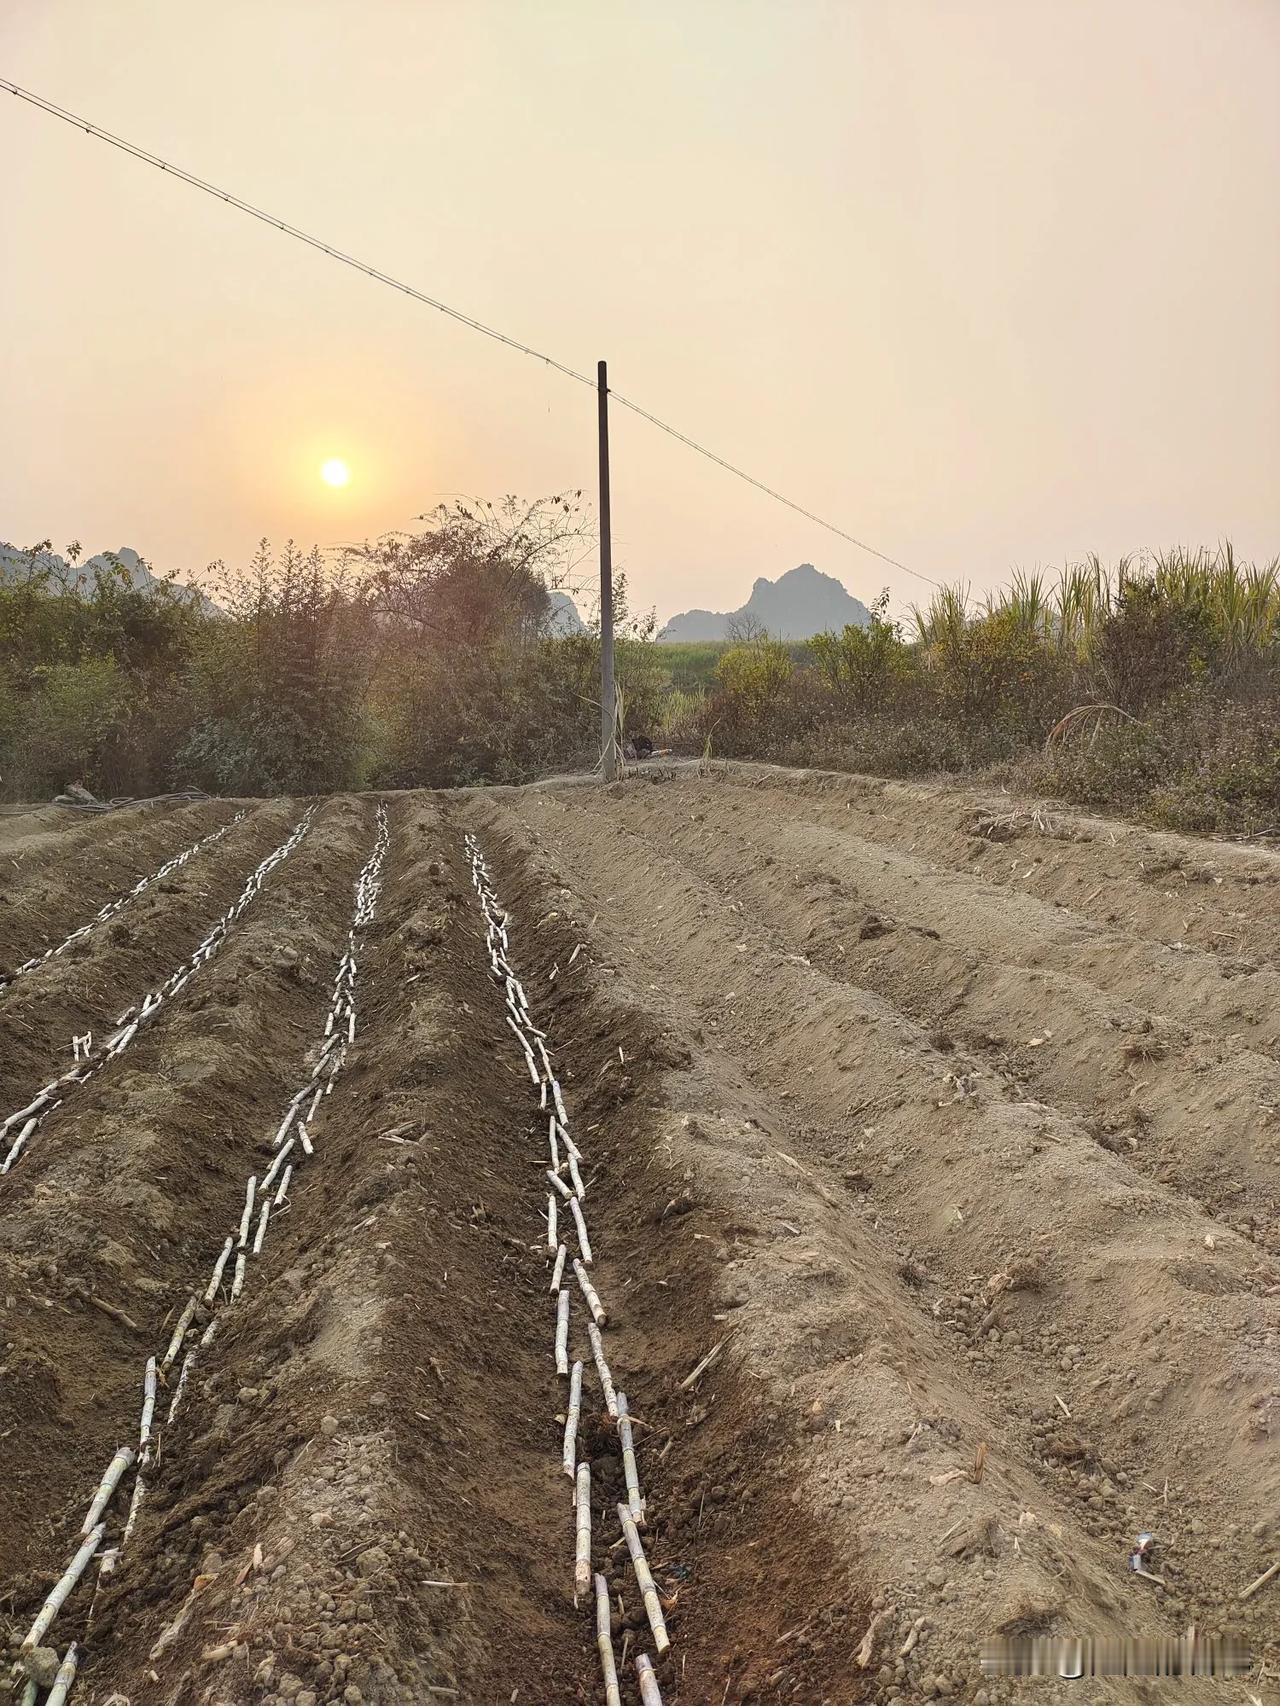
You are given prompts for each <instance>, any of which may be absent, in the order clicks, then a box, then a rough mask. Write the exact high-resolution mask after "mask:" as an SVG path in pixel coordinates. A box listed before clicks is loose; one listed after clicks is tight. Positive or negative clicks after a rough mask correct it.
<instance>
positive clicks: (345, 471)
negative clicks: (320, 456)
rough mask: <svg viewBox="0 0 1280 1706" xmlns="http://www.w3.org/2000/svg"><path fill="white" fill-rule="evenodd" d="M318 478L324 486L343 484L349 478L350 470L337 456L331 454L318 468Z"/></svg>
mask: <svg viewBox="0 0 1280 1706" xmlns="http://www.w3.org/2000/svg"><path fill="white" fill-rule="evenodd" d="M320 478H321V479H322V480H323V481H324V483H325V485H326V486H345V485H346V484H347V483H348V481H349V480H350V479H351V470H350V468H348V467H347V465H346V463H345V462H344V461H343V460H342V459H341V457H338V456H331V457H330V458H329V460H328V461H327V462H326V463H325V464H324V466H323V467H322V468H321V470H320Z"/></svg>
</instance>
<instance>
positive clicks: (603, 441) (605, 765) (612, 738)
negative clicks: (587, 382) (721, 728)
mask: <svg viewBox="0 0 1280 1706" xmlns="http://www.w3.org/2000/svg"><path fill="white" fill-rule="evenodd" d="M596 391H597V397H598V401H599V417H600V768H601V772H602V774H603V776H604V779H605V781H606V782H612V781H614V780H615V778H616V777H617V774H618V737H617V731H618V714H617V692H616V689H615V688H614V684H613V540H612V537H611V533H610V514H609V374H608V369H607V367H606V364H605V363H604V362H603V361H602V362H599V363H598V364H597V366H596Z"/></svg>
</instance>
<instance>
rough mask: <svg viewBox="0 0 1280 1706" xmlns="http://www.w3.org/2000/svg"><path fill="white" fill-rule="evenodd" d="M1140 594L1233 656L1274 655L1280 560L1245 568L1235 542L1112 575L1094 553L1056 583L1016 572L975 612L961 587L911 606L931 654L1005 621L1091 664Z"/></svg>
mask: <svg viewBox="0 0 1280 1706" xmlns="http://www.w3.org/2000/svg"><path fill="white" fill-rule="evenodd" d="M1142 586H1148V587H1150V588H1151V589H1152V590H1153V591H1154V592H1155V593H1156V594H1158V595H1159V596H1160V598H1162V599H1163V600H1164V601H1166V602H1167V603H1168V604H1169V605H1170V606H1172V607H1175V608H1177V609H1179V610H1182V611H1186V612H1193V613H1196V614H1197V615H1199V616H1200V617H1201V618H1202V619H1203V620H1204V622H1205V623H1206V624H1207V625H1208V627H1209V628H1210V629H1211V631H1212V632H1213V633H1214V634H1215V636H1216V637H1217V639H1218V641H1219V643H1220V645H1221V646H1222V647H1223V648H1224V650H1225V651H1226V653H1227V654H1228V655H1229V656H1230V657H1233V658H1236V659H1239V660H1243V659H1245V658H1247V657H1249V656H1251V655H1266V654H1269V653H1273V652H1274V650H1275V648H1276V646H1277V643H1278V641H1280V558H1276V559H1275V560H1273V561H1272V562H1270V563H1267V564H1265V565H1263V566H1262V567H1260V568H1259V567H1255V566H1254V565H1253V564H1244V563H1241V562H1240V561H1239V560H1238V559H1237V557H1236V555H1235V552H1234V550H1233V549H1232V546H1231V544H1230V543H1229V542H1225V543H1224V544H1222V545H1220V546H1219V547H1218V548H1217V550H1215V551H1210V550H1208V549H1205V548H1203V547H1202V548H1200V549H1199V550H1195V551H1188V550H1183V549H1178V550H1173V551H1167V552H1161V553H1158V554H1157V555H1156V556H1155V557H1154V558H1152V560H1151V561H1150V563H1148V564H1145V565H1143V564H1137V563H1135V561H1134V559H1133V558H1132V557H1121V558H1120V560H1119V562H1118V563H1116V564H1115V566H1114V567H1112V568H1107V567H1106V566H1105V565H1104V564H1103V563H1102V562H1101V561H1100V559H1099V558H1098V557H1097V555H1096V554H1090V555H1089V556H1088V557H1086V558H1085V559H1084V561H1083V562H1080V563H1074V564H1071V565H1070V566H1068V567H1067V568H1065V569H1063V570H1062V572H1061V574H1060V575H1059V577H1058V580H1057V583H1056V585H1052V584H1050V582H1049V580H1048V579H1047V577H1046V576H1045V575H1044V574H1043V573H1041V572H1039V571H1037V572H1035V573H1026V572H1024V571H1022V570H1018V571H1017V572H1016V573H1015V574H1014V575H1013V578H1012V580H1011V582H1010V584H1009V586H1007V587H1006V588H1004V589H1003V591H1001V592H997V593H990V594H988V596H987V598H986V600H985V601H984V604H983V606H982V608H981V609H980V610H976V609H974V608H973V604H972V594H971V591H970V588H969V586H968V585H967V584H962V583H956V584H955V585H953V586H943V587H939V589H938V590H937V592H935V593H934V595H933V598H932V599H931V600H930V602H929V604H928V605H927V606H925V607H924V608H923V609H922V608H921V607H920V606H918V605H913V606H911V611H910V614H911V619H912V622H913V625H914V628H915V637H916V639H917V640H918V641H919V643H920V644H921V645H922V646H923V647H924V648H925V649H926V650H929V649H931V648H939V649H946V648H947V647H953V648H954V647H955V646H956V645H957V644H958V643H959V641H960V640H961V638H962V637H963V635H964V634H965V633H966V632H967V631H968V629H969V628H970V627H971V625H972V624H973V623H974V622H975V621H976V620H980V619H981V618H983V617H988V618H989V617H1002V618H1004V619H1005V620H1006V621H1007V622H1008V624H1009V625H1010V627H1011V628H1012V629H1014V630H1016V631H1017V632H1020V633H1023V634H1026V635H1034V636H1036V637H1038V638H1039V639H1041V640H1042V641H1043V642H1044V643H1045V644H1046V645H1047V646H1049V647H1051V648H1053V649H1054V650H1057V651H1061V652H1063V653H1065V654H1067V655H1068V656H1069V657H1071V658H1072V659H1073V660H1075V661H1077V662H1080V663H1090V662H1092V661H1093V660H1094V659H1095V658H1096V656H1097V652H1098V646H1099V642H1100V640H1101V638H1102V636H1103V634H1104V633H1105V632H1106V629H1107V625H1108V623H1110V622H1111V621H1113V620H1114V619H1115V618H1116V617H1118V616H1119V615H1120V614H1121V612H1122V611H1123V610H1124V608H1125V606H1126V603H1127V602H1128V601H1129V600H1130V599H1131V598H1132V596H1133V594H1134V591H1135V589H1137V588H1139V587H1142Z"/></svg>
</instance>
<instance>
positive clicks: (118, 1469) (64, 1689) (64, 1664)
mask: <svg viewBox="0 0 1280 1706" xmlns="http://www.w3.org/2000/svg"><path fill="white" fill-rule="evenodd" d="M301 827H302V826H300V829H301ZM297 833H299V832H298V831H295V834H297ZM389 847H390V829H389V826H388V821H387V811H386V807H385V806H384V805H382V804H379V806H378V808H377V815H376V831H375V836H374V845H373V850H372V852H371V853H370V855H369V858H368V859H367V861H366V862H365V864H364V866H363V868H362V870H361V871H360V874H359V876H358V878H357V879H356V885H355V904H354V907H353V912H352V922H351V927H350V929H349V930H348V933H347V945H346V948H345V950H344V952H343V955H342V958H341V960H340V961H339V964H338V970H337V974H336V977H335V979H334V988H333V995H332V999H331V1001H330V1006H329V1011H328V1015H327V1017H326V1019H325V1026H324V1032H323V1035H322V1037H321V1039H320V1041H319V1044H318V1046H317V1048H316V1051H315V1052H316V1056H317V1058H316V1060H315V1063H314V1065H313V1066H312V1068H311V1071H310V1073H309V1075H308V1077H307V1079H306V1081H305V1083H304V1084H303V1085H302V1087H301V1088H300V1089H299V1090H298V1091H297V1092H296V1093H295V1095H294V1096H293V1097H292V1098H291V1100H290V1101H289V1103H288V1105H287V1107H286V1110H285V1114H284V1118H283V1119H282V1120H281V1121H280V1123H279V1125H278V1127H277V1129H276V1131H275V1134H274V1137H273V1138H272V1140H271V1148H272V1150H273V1152H274V1153H273V1155H272V1159H271V1161H270V1163H269V1164H268V1165H267V1167H266V1168H265V1169H264V1170H263V1172H262V1175H261V1177H259V1175H258V1174H257V1173H256V1172H255V1173H253V1174H251V1175H250V1176H249V1178H248V1179H247V1180H246V1182H245V1195H244V1204H243V1207H242V1209H241V1212H240V1216H239V1221H238V1223H237V1226H236V1228H235V1230H234V1231H233V1232H231V1233H230V1234H229V1235H228V1236H227V1237H226V1239H225V1240H224V1242H223V1244H222V1247H221V1249H220V1250H219V1252H218V1254H217V1256H216V1258H215V1260H214V1263H213V1268H212V1271H211V1273H210V1276H209V1280H208V1283H207V1284H206V1285H205V1286H204V1287H203V1288H202V1289H201V1290H199V1291H196V1292H193V1293H192V1294H191V1296H190V1297H189V1298H188V1299H187V1302H186V1305H185V1307H184V1308H183V1310H182V1311H181V1313H180V1315H179V1317H178V1320H177V1322H176V1324H175V1325H174V1327H173V1330H172V1333H171V1335H170V1337H169V1340H168V1344H167V1346H166V1348H165V1350H164V1352H163V1353H162V1354H160V1355H159V1356H151V1357H148V1359H147V1362H146V1366H145V1369H144V1372H143V1382H142V1387H143V1399H142V1414H141V1420H140V1424H139V1430H138V1444H137V1445H136V1446H133V1445H123V1446H121V1447H120V1448H119V1449H118V1450H117V1451H116V1452H115V1454H114V1455H113V1457H112V1459H111V1462H110V1463H109V1464H108V1465H107V1469H106V1472H105V1473H104V1475H103V1477H102V1479H101V1481H100V1483H99V1485H98V1489H97V1491H96V1492H95V1494H94V1496H93V1499H92V1500H91V1501H90V1504H89V1508H88V1511H87V1512H86V1514H85V1518H84V1522H83V1524H82V1525H81V1533H82V1536H83V1539H82V1542H81V1545H80V1546H79V1548H78V1549H77V1551H76V1553H75V1555H74V1556H73V1557H72V1559H71V1561H70V1562H69V1563H68V1565H67V1567H66V1569H65V1570H64V1571H63V1573H62V1575H61V1577H60V1578H59V1580H58V1581H57V1583H56V1584H55V1586H54V1587H53V1589H52V1591H51V1592H50V1593H49V1595H48V1597H47V1598H46V1600H45V1602H44V1604H43V1605H42V1606H41V1608H40V1611H39V1613H38V1614H37V1616H36V1618H35V1621H34V1622H33V1623H32V1625H31V1628H30V1630H29V1631H28V1633H27V1635H26V1638H25V1639H24V1641H23V1643H22V1652H23V1655H24V1658H25V1659H26V1661H27V1669H28V1671H30V1670H32V1669H35V1668H36V1667H35V1665H34V1663H33V1662H32V1656H33V1655H34V1654H36V1653H37V1651H38V1650H39V1649H40V1648H41V1646H42V1643H43V1642H44V1639H45V1636H46V1635H47V1634H48V1632H49V1629H50V1628H51V1626H52V1625H53V1623H54V1620H55V1619H56V1618H57V1616H58V1614H59V1612H60V1611H61V1610H62V1607H63V1605H64V1604H65V1603H66V1601H67V1599H68V1598H69V1597H70V1596H71V1594H72V1592H73V1591H74V1589H75V1588H76V1586H77V1584H78V1583H79V1581H80V1579H81V1578H82V1576H83V1575H84V1574H85V1572H86V1570H87V1569H88V1567H89V1565H90V1564H91V1563H92V1561H93V1560H94V1558H95V1557H96V1558H97V1559H98V1572H99V1586H100V1585H101V1583H102V1581H103V1579H104V1578H106V1577H108V1576H110V1574H111V1573H112V1571H113V1570H114V1569H115V1568H116V1566H117V1563H118V1561H119V1558H120V1554H121V1552H122V1551H123V1550H124V1548H125V1546H126V1545H127V1544H128V1542H129V1539H130V1537H131V1535H132V1533H133V1529H134V1525H135V1523H136V1521H137V1516H138V1509H139V1506H140V1504H141V1503H142V1500H143V1498H144V1496H145V1493H146V1472H147V1470H148V1468H149V1467H150V1465H151V1464H152V1463H153V1461H154V1460H155V1457H156V1452H157V1449H158V1442H159V1432H160V1427H159V1425H158V1424H157V1421H156V1407H157V1401H158V1398H159V1394H160V1391H161V1389H162V1388H166V1389H168V1390H169V1403H168V1406H167V1409H166V1411H165V1417H164V1423H163V1426H164V1427H165V1428H166V1429H167V1428H168V1427H170V1426H172V1424H173V1422H174V1420H175V1418H176V1417H177V1415H178V1411H179V1407H180V1405H181V1403H182V1400H183V1396H184V1394H185V1392H186V1390H187V1383H188V1380H189V1378H190V1375H191V1372H192V1369H193V1367H194V1366H195V1363H196V1360H197V1357H198V1355H199V1353H200V1352H201V1351H202V1350H204V1349H207V1347H208V1346H210V1345H211V1344H212V1343H213V1340H214V1337H215V1335H216V1333H217V1330H218V1324H219V1321H220V1318H221V1312H222V1310H224V1309H225V1308H228V1307H230V1306H231V1305H232V1304H233V1303H234V1302H235V1301H236V1299H237V1298H238V1297H239V1296H240V1294H241V1292H242V1291H243V1289H244V1287H245V1284H246V1280H247V1278H248V1274H249V1271H250V1267H249V1264H250V1263H251V1261H252V1260H253V1258H255V1257H257V1256H260V1255H261V1254H262V1251H263V1247H264V1243H265V1241H266V1237H267V1233H268V1229H269V1226H270V1224H271V1216H272V1215H273V1213H276V1212H277V1211H281V1210H283V1209H285V1208H286V1207H287V1205H288V1202H289V1186H290V1183H291V1180H292V1178H293V1176H294V1173H295V1171H296V1170H297V1168H298V1167H299V1166H301V1165H302V1164H303V1163H304V1161H305V1160H306V1159H307V1158H308V1157H310V1156H311V1155H313V1154H314V1153H315V1150H316V1142H315V1139H316V1133H317V1125H318V1122H319V1120H320V1117H321V1115H320V1110H321V1107H322V1104H323V1101H324V1099H325V1097H327V1096H329V1095H330V1094H332V1091H333V1087H334V1084H335V1082H336V1081H337V1078H338V1075H339V1073H340V1072H341V1071H342V1068H343V1065H344V1063H345V1061H346V1058H347V1052H348V1049H349V1048H350V1046H351V1044H352V1042H354V1040H355V1034H356V999H355V986H356V975H357V970H358V965H359V955H360V950H361V947H362V945H363V933H364V931H365V930H366V929H367V927H368V925H369V924H370V923H371V922H372V921H373V918H374V915H375V912H376V909H377V905H378V899H379V896H380V894H381V891H382V883H383V877H382V872H383V867H384V865H385V863H386V858H387V853H388V850H389ZM228 1270H230V1272H229V1273H228ZM197 1334H198V1337H197ZM179 1357H181V1362H180V1363H179V1361H178V1359H179ZM175 1365H176V1366H177V1370H178V1372H177V1375H176V1378H173V1380H172V1386H171V1388H170V1378H171V1376H172V1375H173V1370H174V1368H175ZM169 1449H170V1450H172V1448H169ZM130 1471H133V1486H132V1493H131V1496H130V1498H129V1502H128V1506H127V1511H126V1512H125V1514H124V1517H123V1523H121V1522H120V1513H119V1504H121V1503H122V1502H123V1501H118V1499H117V1495H118V1494H119V1492H120V1489H121V1486H122V1484H123V1483H125V1481H126V1478H127V1476H128V1475H129V1472H130ZM112 1528H115V1529H116V1530H117V1532H118V1538H116V1539H115V1540H114V1541H113V1542H112V1543H111V1544H110V1545H105V1546H104V1542H105V1540H106V1537H107V1534H108V1531H109V1530H110V1529H112ZM96 1591H97V1590H96V1589H95V1595H96ZM92 1616H93V1607H92V1605H91V1606H90V1610H89V1619H90V1620H91V1619H92ZM78 1658H79V1649H78V1646H77V1643H76V1642H74V1641H73V1642H72V1643H71V1644H70V1645H69V1646H68V1648H67V1650H66V1653H65V1655H64V1656H63V1659H62V1661H61V1665H60V1667H59V1669H58V1672H57V1676H56V1678H55V1680H54V1682H53V1684H52V1687H51V1689H50V1692H49V1693H48V1695H47V1696H46V1697H45V1701H44V1706H62V1702H63V1701H64V1700H65V1699H66V1697H67V1694H68V1692H69V1690H70V1687H71V1684H72V1682H73V1681H74V1680H75V1675H76V1669H77V1664H78ZM21 1662H22V1661H20V1663H21ZM41 1669H43V1667H41ZM39 1696H40V1687H39V1685H38V1683H37V1682H36V1681H35V1680H34V1679H33V1678H31V1677H30V1676H29V1677H28V1680H27V1682H26V1684H25V1687H24V1691H23V1694H22V1697H21V1706H35V1703H36V1701H37V1700H38V1699H39Z"/></svg>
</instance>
